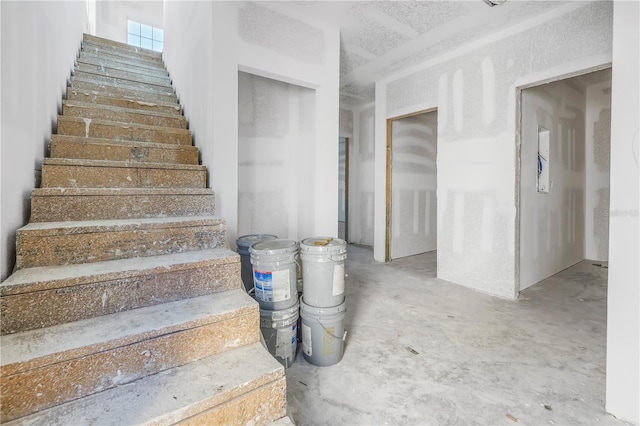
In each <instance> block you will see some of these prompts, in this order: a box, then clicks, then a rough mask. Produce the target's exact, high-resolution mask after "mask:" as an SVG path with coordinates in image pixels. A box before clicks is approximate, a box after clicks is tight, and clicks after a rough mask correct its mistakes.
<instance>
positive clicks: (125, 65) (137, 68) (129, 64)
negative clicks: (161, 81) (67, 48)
mask: <svg viewBox="0 0 640 426" xmlns="http://www.w3.org/2000/svg"><path fill="white" fill-rule="evenodd" d="M76 62H77V63H78V64H86V65H95V66H99V65H102V66H108V67H111V68H116V69H120V70H123V71H130V72H137V73H139V74H146V75H154V76H157V77H168V76H169V72H168V71H167V70H166V68H164V66H163V67H159V66H158V65H157V64H149V65H147V64H144V63H140V62H139V61H136V60H130V59H127V58H120V57H113V56H110V57H109V56H107V55H95V54H93V53H90V52H80V54H79V55H78V57H77V58H76Z"/></svg>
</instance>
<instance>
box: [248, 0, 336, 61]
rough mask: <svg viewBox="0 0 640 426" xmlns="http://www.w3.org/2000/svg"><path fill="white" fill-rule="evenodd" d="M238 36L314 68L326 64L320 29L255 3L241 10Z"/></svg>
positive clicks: (322, 36)
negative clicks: (311, 65) (312, 65)
mask: <svg viewBox="0 0 640 426" xmlns="http://www.w3.org/2000/svg"><path fill="white" fill-rule="evenodd" d="M238 21H239V22H238V33H239V35H240V37H241V38H242V39H243V40H244V41H246V42H248V43H253V44H257V45H259V46H263V47H266V48H268V49H271V50H273V51H275V52H278V53H281V54H283V55H286V56H289V57H291V58H294V59H298V60H300V61H303V62H307V63H310V64H314V65H320V66H323V65H325V62H326V56H325V52H326V49H325V43H324V33H323V31H322V30H320V29H318V28H316V27H313V26H311V25H309V24H307V23H305V22H302V21H298V20H296V19H293V18H290V17H288V16H286V15H283V14H281V13H278V12H276V11H274V10H271V9H268V8H266V7H262V6H259V5H257V4H255V3H247V5H246V6H245V7H243V8H241V9H240V11H239V17H238Z"/></svg>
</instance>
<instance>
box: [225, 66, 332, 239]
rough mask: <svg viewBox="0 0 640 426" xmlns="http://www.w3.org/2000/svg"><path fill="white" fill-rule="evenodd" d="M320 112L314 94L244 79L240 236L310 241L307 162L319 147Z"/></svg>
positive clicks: (240, 95)
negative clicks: (317, 146)
mask: <svg viewBox="0 0 640 426" xmlns="http://www.w3.org/2000/svg"><path fill="white" fill-rule="evenodd" d="M314 109H315V91H314V90H311V89H308V88H304V87H300V86H295V85H292V84H289V83H283V82H281V81H276V80H272V79H269V78H265V77H259V76H256V75H252V74H247V73H243V72H241V73H240V74H239V76H238V234H239V235H248V234H272V235H277V236H278V237H279V238H285V239H291V240H296V241H298V240H301V239H302V238H305V237H306V235H305V234H303V232H305V231H306V230H308V229H309V228H310V226H309V224H308V223H307V222H308V219H309V218H310V217H311V215H310V213H311V212H309V211H308V205H309V204H310V203H312V201H313V200H312V198H311V196H312V194H311V193H310V192H309V191H307V190H306V188H308V187H309V186H310V185H312V184H313V182H311V181H310V180H311V178H312V177H313V173H312V172H313V171H312V170H308V163H307V162H306V161H305V159H306V158H310V157H311V156H312V155H313V154H312V153H313V149H314V145H315V144H314V142H315V121H314V119H315V111H314ZM335 143H336V144H337V140H336V142H335Z"/></svg>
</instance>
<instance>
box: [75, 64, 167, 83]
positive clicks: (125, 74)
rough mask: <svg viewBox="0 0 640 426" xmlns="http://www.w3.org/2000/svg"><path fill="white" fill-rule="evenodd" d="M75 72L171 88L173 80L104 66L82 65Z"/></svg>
mask: <svg viewBox="0 0 640 426" xmlns="http://www.w3.org/2000/svg"><path fill="white" fill-rule="evenodd" d="M75 72H83V73H89V74H96V75H102V76H107V77H115V78H123V79H126V80H131V81H137V82H139V83H149V84H156V85H158V86H171V79H170V78H169V76H157V75H151V74H144V73H137V72H130V71H126V70H121V69H118V68H114V67H106V66H104V65H88V64H83V63H80V64H78V66H77V67H76V68H75Z"/></svg>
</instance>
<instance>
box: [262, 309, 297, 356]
mask: <svg viewBox="0 0 640 426" xmlns="http://www.w3.org/2000/svg"><path fill="white" fill-rule="evenodd" d="M299 307H300V306H299V304H298V303H296V304H295V305H293V306H292V307H290V308H287V309H282V310H280V311H270V310H268V309H260V331H262V337H263V338H264V343H265V345H266V346H267V349H268V350H269V352H270V353H271V355H273V356H274V357H275V359H277V360H278V361H279V362H280V364H282V365H284V366H285V368H288V367H289V366H290V365H291V364H293V362H294V361H295V359H296V350H297V348H298V319H299V314H298V311H299Z"/></svg>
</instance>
